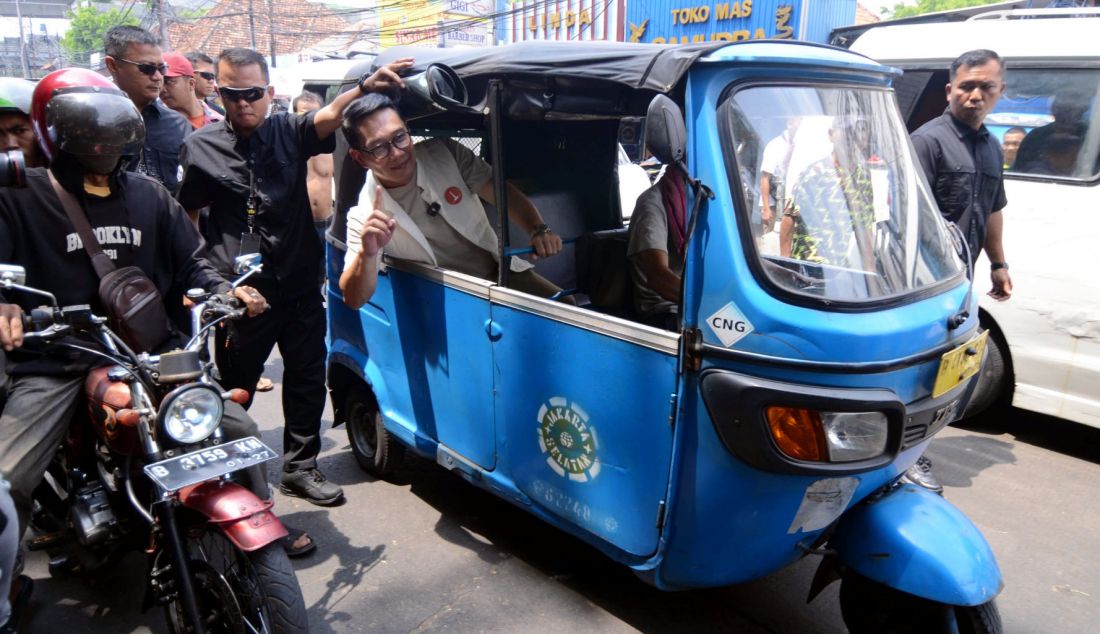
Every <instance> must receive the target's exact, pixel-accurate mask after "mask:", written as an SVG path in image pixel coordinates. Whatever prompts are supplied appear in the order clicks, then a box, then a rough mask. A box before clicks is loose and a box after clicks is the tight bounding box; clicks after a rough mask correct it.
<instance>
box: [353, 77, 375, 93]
mask: <svg viewBox="0 0 1100 634" xmlns="http://www.w3.org/2000/svg"><path fill="white" fill-rule="evenodd" d="M370 76H371V73H369V72H366V73H363V74H362V75H360V76H359V81H357V82H355V83H356V85H357V86H359V92H360V93H362V94H364V95H365V94H367V93H368V92H371V90H370V89H369V88H367V87H366V85H365V84H366V81H367V80H368V79H370Z"/></svg>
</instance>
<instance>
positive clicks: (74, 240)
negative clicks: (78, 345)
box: [0, 168, 229, 376]
mask: <svg viewBox="0 0 1100 634" xmlns="http://www.w3.org/2000/svg"><path fill="white" fill-rule="evenodd" d="M117 182H118V183H120V184H121V187H120V188H119V189H120V191H121V193H114V192H113V193H112V194H111V195H110V196H109V197H107V198H99V197H96V196H89V195H83V196H82V198H83V200H84V204H85V209H86V210H87V212H88V222H89V224H91V226H92V231H93V232H95V234H96V238H97V239H98V241H99V244H100V246H101V247H102V248H103V251H104V252H105V253H106V254H107V255H108V256H109V257H110V258H111V259H112V260H113V261H114V264H115V266H117V267H123V266H137V267H138V268H140V269H141V270H142V271H144V272H145V274H146V275H148V276H149V279H151V280H152V281H153V283H154V284H155V285H156V287H157V289H158V290H159V291H160V293H161V296H162V297H163V298H164V301H165V304H166V305H167V306H169V308H170V310H169V312H170V313H171V312H173V311H172V310H171V308H173V307H176V306H178V305H180V304H181V303H182V302H183V297H182V295H181V293H182V290H183V289H188V288H203V289H206V290H208V291H215V292H225V291H227V290H228V289H229V283H228V282H226V280H225V278H223V277H222V276H221V274H219V273H218V272H217V270H215V269H214V267H213V266H212V265H211V264H210V262H208V261H207V260H206V259H205V258H204V256H203V253H204V250H205V245H204V244H203V241H202V238H201V237H200V236H199V233H198V230H197V229H195V227H194V225H193V224H191V221H190V219H189V218H188V217H187V214H186V213H185V212H184V210H183V208H182V207H180V206H179V203H177V202H176V201H175V200H174V199H173V198H172V196H171V194H169V193H168V190H166V189H165V188H164V187H163V186H161V184H160V183H158V182H156V181H155V180H153V179H152V178H149V177H148V176H143V175H140V174H132V173H130V174H127V173H122V174H120V175H119V176H118V181H117ZM78 198H81V196H78ZM0 263H3V264H17V265H20V266H23V267H24V268H26V270H27V285H28V286H32V287H34V288H39V289H42V290H46V291H49V292H51V293H53V294H54V295H55V296H56V297H57V301H58V303H59V304H60V305H61V306H71V305H75V304H89V305H91V306H92V309H93V310H94V311H95V313H96V314H98V315H104V314H105V312H104V310H103V307H102V306H101V305H100V302H99V277H98V276H97V275H96V272H95V269H93V268H92V261H91V258H90V257H89V256H88V253H87V252H86V251H85V250H84V246H83V243H82V242H81V240H80V236H79V235H78V234H77V232H76V229H75V228H74V227H73V226H72V223H71V222H70V221H69V218H68V216H67V215H66V214H65V209H64V208H63V207H62V206H61V201H60V200H59V199H58V197H57V194H56V193H55V192H54V190H53V186H52V185H51V184H50V180H49V174H48V173H47V171H46V170H45V169H44V168H36V169H30V170H27V187H26V188H25V189H12V188H0ZM0 302H8V303H16V304H19V305H21V306H22V307H23V309H24V310H29V309H31V308H34V307H37V306H40V305H42V304H43V303H44V298H41V297H37V296H34V295H29V294H26V293H22V292H12V291H9V292H7V293H6V295H4V296H0ZM88 367H89V366H88V364H87V363H83V362H80V360H78V359H76V358H75V357H72V356H68V355H61V354H55V355H53V356H52V357H50V358H44V357H42V356H41V355H38V354H35V353H34V352H33V351H31V350H30V347H29V346H28V350H27V351H13V352H11V353H8V368H7V371H8V373H9V374H11V375H13V376H15V375H19V374H52V375H56V374H67V373H71V372H79V371H83V370H86V369H87V368H88Z"/></svg>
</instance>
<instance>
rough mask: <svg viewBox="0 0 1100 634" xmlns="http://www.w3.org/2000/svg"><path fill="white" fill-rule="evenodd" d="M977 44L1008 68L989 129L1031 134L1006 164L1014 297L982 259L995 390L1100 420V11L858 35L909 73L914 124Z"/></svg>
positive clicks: (992, 398) (1008, 15) (901, 94)
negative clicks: (998, 292)
mask: <svg viewBox="0 0 1100 634" xmlns="http://www.w3.org/2000/svg"><path fill="white" fill-rule="evenodd" d="M976 48H988V49H992V50H994V51H996V52H997V53H999V54H1000V55H1001V56H1002V57H1003V58H1004V59H1005V62H1006V67H1007V68H1006V77H1005V79H1006V83H1007V84H1008V88H1007V91H1006V94H1005V95H1004V97H1002V99H1001V100H1000V102H998V104H997V107H996V108H995V109H994V110H993V112H992V113H991V114H990V115H989V117H988V118H987V119H986V125H987V127H988V128H989V129H990V131H991V132H992V133H993V134H995V135H996V136H997V137H998V139H1002V140H1003V139H1004V137H1005V135H1006V134H1008V135H1009V137H1010V140H1011V139H1012V138H1019V136H1021V131H1022V133H1023V138H1024V141H1023V142H1022V143H1021V144H1020V149H1019V152H1018V154H1017V155H1016V157H1015V159H1014V161H1013V162H1012V164H1011V165H1009V166H1007V167H1006V170H1005V190H1006V193H1007V195H1008V206H1007V207H1006V208H1005V219H1004V226H1005V230H1004V231H1005V233H1004V244H1005V255H1006V257H1007V260H1008V262H1009V264H1010V272H1011V274H1012V282H1013V285H1014V286H1015V289H1014V292H1013V296H1012V299H1010V300H1008V301H1007V302H997V301H994V300H992V299H991V298H989V297H985V296H984V293H985V292H986V291H988V290H989V286H990V283H989V261H988V259H987V258H986V257H984V256H983V257H982V258H981V259H980V260H979V262H978V266H977V270H976V271H975V280H977V281H976V283H975V287H974V290H975V292H980V293H982V294H983V298H982V302H981V311H982V315H981V317H982V322H983V323H984V324H985V325H986V326H987V327H988V328H989V330H990V331H991V335H992V336H991V338H990V343H991V344H992V345H991V346H990V358H989V361H988V362H987V370H986V381H985V382H984V384H983V385H984V386H985V387H986V388H988V390H985V391H984V392H985V394H984V397H985V398H984V402H985V404H990V403H993V402H996V400H997V399H1001V402H1009V399H1011V403H1012V404H1013V405H1015V406H1016V407H1020V408H1023V409H1027V410H1031V411H1035V412H1041V413H1044V414H1050V415H1053V416H1057V417H1060V418H1065V419H1068V420H1072V421H1076V422H1080V423H1085V424H1087V425H1092V426H1094V427H1100V10H1098V9H1065V10H1059V9H1039V10H1020V11H999V12H993V13H987V14H981V15H978V16H975V17H973V18H971V19H969V20H967V21H965V22H952V23H936V24H909V25H894V26H882V27H877V28H872V29H870V30H868V31H867V32H866V33H864V34H863V35H862V36H860V37H859V39H857V40H856V41H855V42H854V43H853V44H852V46H851V49H852V50H853V51H856V52H858V53H862V54H864V55H866V56H868V57H870V58H872V59H875V60H878V61H880V62H883V63H886V64H890V65H892V66H896V67H898V68H901V69H903V70H904V71H905V73H904V76H903V77H902V78H901V79H900V80H898V82H897V83H896V84H895V86H896V93H897V98H898V105H899V106H900V108H901V112H902V115H903V116H904V117H905V118H906V123H907V125H908V127H909V129H910V131H912V130H915V129H916V128H918V127H920V126H921V125H922V124H923V123H925V122H926V121H928V120H929V119H932V118H934V117H936V116H938V115H940V114H941V113H942V112H943V111H944V109H945V108H946V105H947V102H946V97H945V92H944V87H945V85H946V84H947V82H948V67H949V65H950V63H951V61H952V60H954V59H955V58H956V57H958V55H959V54H961V53H963V52H965V51H967V50H970V49H976ZM1056 120H1057V122H1058V124H1057V125H1052V124H1053V123H1054V122H1055V121H1056ZM1009 158H1010V157H1009Z"/></svg>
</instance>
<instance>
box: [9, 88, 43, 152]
mask: <svg viewBox="0 0 1100 634" xmlns="http://www.w3.org/2000/svg"><path fill="white" fill-rule="evenodd" d="M33 93H34V82H33V81H27V80H26V79H18V78H16V77H0V142H2V144H3V147H0V151H4V150H22V151H23V161H24V162H26V164H27V167H43V166H45V165H46V162H45V161H44V160H43V158H42V154H41V153H40V152H39V151H38V146H37V145H36V144H35V142H34V132H33V131H31V94H33Z"/></svg>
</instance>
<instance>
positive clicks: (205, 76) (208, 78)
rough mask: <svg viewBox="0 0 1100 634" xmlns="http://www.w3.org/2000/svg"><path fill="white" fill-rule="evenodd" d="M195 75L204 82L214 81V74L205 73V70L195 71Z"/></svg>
mask: <svg viewBox="0 0 1100 634" xmlns="http://www.w3.org/2000/svg"><path fill="white" fill-rule="evenodd" d="M195 74H196V75H198V76H199V77H202V78H203V79H205V80H206V81H214V79H215V76H214V73H212V72H210V71H207V70H199V71H195Z"/></svg>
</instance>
